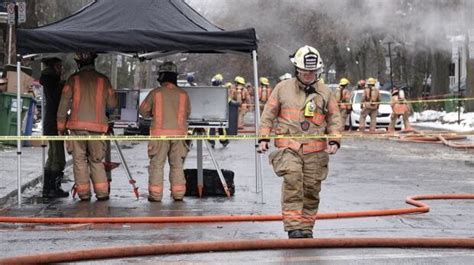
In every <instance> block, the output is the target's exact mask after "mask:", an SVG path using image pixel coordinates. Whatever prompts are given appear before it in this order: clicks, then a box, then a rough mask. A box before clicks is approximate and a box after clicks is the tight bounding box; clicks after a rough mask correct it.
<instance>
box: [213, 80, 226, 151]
mask: <svg viewBox="0 0 474 265" xmlns="http://www.w3.org/2000/svg"><path fill="white" fill-rule="evenodd" d="M223 81H224V77H223V76H222V75H221V74H217V75H215V76H214V77H213V78H212V79H211V84H212V86H217V87H222V82H223ZM223 89H225V88H224V87H223ZM217 131H218V132H219V135H226V134H227V133H226V131H225V128H218V129H217ZM209 135H212V136H214V135H216V128H210V129H209ZM208 142H209V143H210V144H211V147H212V148H215V147H216V141H214V140H208ZM219 142H220V143H221V144H222V146H223V147H226V146H227V145H229V143H230V141H229V140H228V139H225V140H219Z"/></svg>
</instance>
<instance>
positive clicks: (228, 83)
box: [224, 82, 232, 88]
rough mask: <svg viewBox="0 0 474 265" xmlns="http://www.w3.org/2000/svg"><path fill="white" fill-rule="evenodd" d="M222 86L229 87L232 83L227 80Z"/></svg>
mask: <svg viewBox="0 0 474 265" xmlns="http://www.w3.org/2000/svg"><path fill="white" fill-rule="evenodd" d="M224 87H226V88H231V87H232V83H231V82H227V83H225V84H224Z"/></svg>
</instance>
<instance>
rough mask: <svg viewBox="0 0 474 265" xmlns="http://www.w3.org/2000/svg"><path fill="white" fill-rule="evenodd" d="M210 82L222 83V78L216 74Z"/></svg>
mask: <svg viewBox="0 0 474 265" xmlns="http://www.w3.org/2000/svg"><path fill="white" fill-rule="evenodd" d="M212 80H215V81H222V80H224V77H223V76H222V75H221V74H217V75H215V76H214V77H213V78H212Z"/></svg>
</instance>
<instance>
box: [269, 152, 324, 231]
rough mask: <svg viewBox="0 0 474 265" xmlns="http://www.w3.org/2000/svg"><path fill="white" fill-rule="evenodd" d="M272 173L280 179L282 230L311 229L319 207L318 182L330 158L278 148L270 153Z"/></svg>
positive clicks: (321, 154)
mask: <svg viewBox="0 0 474 265" xmlns="http://www.w3.org/2000/svg"><path fill="white" fill-rule="evenodd" d="M270 161H271V163H272V165H273V168H274V170H275V173H276V174H277V175H278V176H281V177H283V185H282V190H281V194H282V198H281V208H282V215H283V225H284V228H285V231H290V230H295V229H302V230H312V229H313V227H314V222H315V220H316V214H317V213H318V207H319V192H320V191H321V182H322V181H323V180H325V179H326V177H327V174H328V162H329V155H328V154H327V153H326V152H324V151H322V152H314V153H310V154H303V151H302V149H300V150H299V152H295V151H293V150H291V149H287V148H285V149H279V150H277V151H274V152H273V153H272V154H270Z"/></svg>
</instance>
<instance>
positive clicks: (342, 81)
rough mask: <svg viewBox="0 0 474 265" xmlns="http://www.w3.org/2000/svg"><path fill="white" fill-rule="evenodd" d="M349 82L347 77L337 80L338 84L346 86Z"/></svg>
mask: <svg viewBox="0 0 474 265" xmlns="http://www.w3.org/2000/svg"><path fill="white" fill-rule="evenodd" d="M350 83H351V82H350V81H349V79H347V78H341V81H339V85H340V86H347V85H349V84H350Z"/></svg>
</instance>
